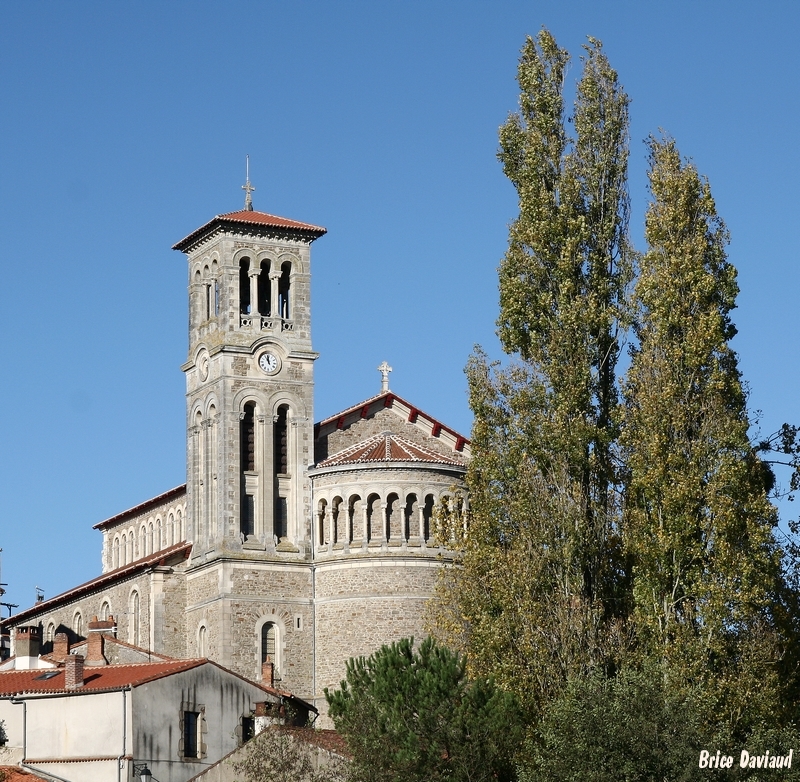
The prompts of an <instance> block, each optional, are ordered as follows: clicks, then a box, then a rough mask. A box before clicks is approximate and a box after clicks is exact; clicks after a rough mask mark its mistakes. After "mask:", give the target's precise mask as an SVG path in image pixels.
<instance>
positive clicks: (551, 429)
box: [435, 30, 632, 704]
mask: <svg viewBox="0 0 800 782" xmlns="http://www.w3.org/2000/svg"><path fill="white" fill-rule="evenodd" d="M568 62H569V55H568V53H567V52H566V51H564V50H563V49H560V48H559V47H558V45H557V43H556V41H555V39H554V38H553V36H552V35H551V34H550V33H549V32H547V31H546V30H542V32H540V33H539V35H538V37H537V39H536V40H533V39H530V38H529V39H528V40H527V41H526V43H525V46H524V47H523V50H522V56H521V59H520V63H519V69H518V82H519V85H520V90H521V93H520V100H519V112H518V113H516V114H512V115H511V116H510V117H509V118H508V120H507V122H506V123H505V124H504V125H503V126H502V127H501V128H500V150H499V153H498V157H499V159H500V161H501V162H502V164H503V168H504V171H505V173H506V175H507V176H508V178H509V179H510V181H511V182H512V184H513V185H514V187H515V188H516V190H517V194H518V199H519V216H518V217H517V219H516V220H514V222H513V223H512V225H511V227H510V231H509V244H508V250H507V252H506V254H505V257H504V258H503V259H502V261H501V264H500V269H499V279H500V317H499V320H498V334H499V336H500V339H501V343H502V346H503V349H504V351H505V352H506V353H507V354H508V355H509V356H511V362H510V363H509V365H508V366H507V367H505V368H503V369H500V368H499V367H498V366H496V365H493V364H492V363H491V362H489V360H488V359H487V357H486V356H485V355H484V354H483V353H482V352H481V351H480V350H476V352H475V353H474V355H473V356H472V358H471V360H470V362H469V364H468V367H467V377H468V382H469V389H470V405H471V407H472V410H473V413H474V416H475V422H474V426H473V432H472V453H473V459H472V462H471V464H470V467H469V472H468V476H467V483H468V487H469V491H470V508H471V524H470V531H469V535H468V537H467V538H466V540H465V541H464V547H465V548H464V556H463V560H462V567H461V568H460V569H456V570H453V571H450V572H449V573H446V574H444V575H443V577H442V579H443V580H442V584H441V589H440V597H441V599H440V601H439V602H438V604H437V608H436V609H435V610H436V611H437V612H438V614H437V617H436V623H437V624H438V626H439V628H440V632H441V633H442V634H443V635H444V636H445V637H446V638H447V639H448V640H449V641H450V642H451V643H461V644H462V645H463V647H464V648H466V650H467V651H468V659H469V662H470V665H471V666H474V669H475V670H482V669H483V670H485V669H488V670H491V671H492V672H493V673H494V674H495V675H496V676H497V677H498V681H499V682H500V683H502V684H503V685H504V686H507V687H511V688H513V689H515V691H516V692H518V693H520V695H521V696H522V697H524V698H526V699H528V700H529V701H530V702H531V703H532V704H537V703H540V702H541V701H542V700H543V699H546V698H548V697H550V696H551V695H552V694H553V693H554V692H555V691H557V690H558V689H559V688H560V687H561V686H563V684H564V682H565V681H566V679H567V678H568V677H569V676H570V675H572V674H574V673H576V672H580V671H584V670H590V669H591V668H593V667H594V666H598V665H604V664H606V663H607V661H608V658H609V656H613V650H612V647H613V646H614V643H616V641H614V640H613V639H610V636H611V635H613V632H612V625H613V623H614V622H615V621H616V620H615V618H616V617H617V616H618V615H619V614H620V613H622V612H623V610H624V606H623V603H624V600H623V599H621V598H622V596H621V588H620V587H621V583H620V582H621V576H623V577H624V568H623V566H622V563H621V561H620V540H619V534H618V524H617V521H618V507H619V505H618V502H617V500H616V497H617V494H616V488H617V484H618V476H617V475H616V470H615V459H614V447H615V445H614V443H615V440H616V438H617V433H618V425H619V422H618V420H617V419H618V416H617V415H616V413H617V408H618V397H617V385H616V369H615V368H616V363H617V358H618V355H619V351H620V336H619V335H620V330H621V328H622V327H624V325H625V322H626V320H627V317H628V316H627V313H626V306H625V296H626V290H627V288H628V285H629V282H630V279H631V275H632V269H631V266H632V264H631V253H630V250H629V248H628V239H627V225H628V194H627V185H626V169H627V157H628V98H627V96H626V94H625V92H624V91H623V89H622V87H621V86H620V84H619V82H618V80H617V75H616V72H615V71H614V70H613V69H612V68H611V67H610V65H609V63H608V60H607V59H606V57H605V54H604V53H603V50H602V47H601V45H600V43H599V42H598V41H596V40H594V39H591V38H590V39H589V43H588V45H587V46H586V47H585V57H584V60H583V71H582V75H581V78H580V80H579V82H578V85H577V91H576V97H575V103H574V111H573V115H572V117H571V118H570V122H571V125H572V127H573V128H574V132H575V138H571V137H570V134H569V133H568V132H567V122H566V121H565V116H564V95H563V90H564V81H565V72H566V67H567V64H568ZM445 526H446V525H445ZM453 532H454V533H455V532H457V531H456V530H453ZM450 544H451V545H452V541H450Z"/></svg>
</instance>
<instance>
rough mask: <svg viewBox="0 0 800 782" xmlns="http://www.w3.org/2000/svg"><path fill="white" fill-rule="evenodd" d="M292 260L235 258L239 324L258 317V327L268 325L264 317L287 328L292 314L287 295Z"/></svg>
mask: <svg viewBox="0 0 800 782" xmlns="http://www.w3.org/2000/svg"><path fill="white" fill-rule="evenodd" d="M291 279H292V262H291V261H287V260H284V261H281V260H280V259H278V260H270V259H266V260H262V261H260V262H259V261H258V260H255V259H253V258H250V257H248V256H244V257H242V258H240V259H239V315H240V323H241V325H243V326H245V325H250V324H252V323H253V318H255V317H256V316H259V317H260V319H261V320H260V324H259V325H260V327H261V328H270V327H272V325H273V324H272V323H271V322H268V319H272V320H275V319H278V320H280V321H281V322H282V323H283V327H284V328H287V327H288V326H289V323H290V322H291V319H292V317H293V304H292V297H291V287H292V286H291Z"/></svg>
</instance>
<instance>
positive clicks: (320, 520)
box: [317, 500, 328, 546]
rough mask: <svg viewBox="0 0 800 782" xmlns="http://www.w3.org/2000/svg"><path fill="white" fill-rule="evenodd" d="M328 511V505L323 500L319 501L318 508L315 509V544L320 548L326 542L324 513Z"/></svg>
mask: <svg viewBox="0 0 800 782" xmlns="http://www.w3.org/2000/svg"><path fill="white" fill-rule="evenodd" d="M327 509H328V503H327V502H326V501H325V500H320V501H319V507H318V509H317V532H318V535H317V543H318V544H319V545H320V546H321V545H323V544H324V543H327V542H328V541H327V540H326V539H325V538H326V536H327V531H326V529H325V512H326V511H327Z"/></svg>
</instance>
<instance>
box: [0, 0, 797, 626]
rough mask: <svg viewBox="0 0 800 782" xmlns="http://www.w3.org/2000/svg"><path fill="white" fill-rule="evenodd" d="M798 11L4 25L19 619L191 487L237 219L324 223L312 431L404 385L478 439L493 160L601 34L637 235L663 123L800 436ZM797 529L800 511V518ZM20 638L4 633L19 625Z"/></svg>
mask: <svg viewBox="0 0 800 782" xmlns="http://www.w3.org/2000/svg"><path fill="white" fill-rule="evenodd" d="M799 21H800V5H798V4H797V3H790V2H770V3H763V2H761V3H755V2H742V1H740V2H736V3H730V2H709V1H706V2H703V3H698V2H696V0H695V1H694V2H659V3H656V2H642V0H638V2H613V1H607V2H603V3H598V2H566V1H565V0H561V2H532V1H530V0H529V1H528V2H512V1H511V0H493V2H464V1H463V0H462V2H436V0H428V1H427V2H416V1H414V0H411V1H409V2H402V3H401V2H374V0H373V1H372V2H346V0H342V1H341V2H336V3H332V2H322V1H321V0H320V1H316V2H312V1H308V2H288V1H287V2H282V3H277V2H258V1H257V0H249V1H248V2H226V3H210V2H198V1H196V0H195V1H193V2H158V3H156V2H138V3H108V2H102V3H101V2H97V3H92V2H80V1H77V2H74V3H66V2H37V3H13V2H10V0H6V2H2V3H0V260H1V261H2V269H3V280H4V288H5V295H4V297H3V302H4V304H3V306H2V307H0V328H2V333H3V335H4V339H3V340H2V341H1V342H0V351H2V362H1V364H0V366H2V370H0V372H1V374H0V432H2V435H0V436H1V437H2V439H1V440H0V446H1V447H0V547H2V548H3V549H4V551H3V554H2V558H3V559H2V565H3V570H2V580H3V581H4V582H7V583H8V584H9V587H8V595H7V597H6V598H5V599H7V600H11V601H12V602H15V603H18V604H20V606H21V607H23V608H24V607H26V606H28V605H30V604H31V603H32V602H33V600H34V587H35V586H40V587H42V588H43V589H44V590H45V593H46V595H47V596H48V597H51V596H53V595H55V594H56V593H58V592H60V591H63V590H64V589H67V588H69V587H71V586H73V585H75V584H77V583H79V582H82V581H85V580H87V579H89V578H91V577H93V576H95V575H97V574H98V573H99V570H100V544H101V540H100V535H99V533H97V532H95V531H93V530H92V529H91V527H92V524H94V523H96V522H97V521H100V520H102V519H104V518H107V517H108V516H111V515H113V514H115V513H117V512H119V511H121V510H123V509H125V508H128V507H130V506H132V505H134V504H137V503H138V502H141V501H143V500H145V499H147V498H148V497H151V496H153V495H155V494H158V493H160V492H162V491H165V490H166V489H169V488H171V487H172V486H176V485H178V484H180V483H182V482H183V481H184V480H185V442H184V426H185V424H184V420H185V409H184V396H183V394H184V381H183V376H182V373H181V372H180V370H179V366H180V365H181V363H183V361H184V360H185V358H186V350H187V344H186V332H187V316H186V268H185V260H184V257H183V256H182V255H180V254H179V253H176V252H173V251H171V250H170V247H171V246H172V244H174V243H175V242H176V241H178V240H179V239H181V238H182V237H184V236H185V235H187V234H188V233H190V232H191V231H192V230H193V229H195V228H196V227H198V226H199V225H201V224H203V223H204V222H206V221H207V220H208V219H210V218H211V217H213V216H214V215H215V214H218V213H221V212H226V211H232V210H235V209H238V208H240V206H241V204H242V203H243V193H242V191H241V189H240V186H241V185H242V184H243V180H244V157H245V154H249V155H250V158H251V179H252V180H253V184H254V185H255V186H256V188H257V190H256V192H255V194H254V203H255V207H256V209H260V210H263V211H267V212H272V213H275V214H279V215H283V216H286V217H291V218H294V219H298V220H303V221H307V222H311V223H315V224H321V225H324V226H326V227H327V228H328V231H329V233H328V235H327V236H325V237H323V238H322V239H320V240H319V241H318V242H316V243H315V245H314V246H313V252H312V262H313V308H314V310H313V317H314V332H313V338H314V343H315V348H316V349H317V350H318V351H319V352H320V358H319V360H318V362H317V366H316V400H315V408H316V409H315V416H316V418H317V420H319V419H320V418H323V417H326V416H328V415H331V414H333V413H335V412H336V411H337V410H339V409H342V408H344V407H348V406H350V405H351V404H355V403H357V402H358V401H360V400H362V399H364V398H366V397H369V396H371V395H372V394H374V393H376V392H377V391H378V390H379V388H380V386H379V383H380V376H379V374H378V373H377V371H376V369H375V368H376V367H377V365H378V364H379V363H380V362H381V361H382V360H384V359H386V360H388V361H389V363H390V364H391V365H392V366H393V367H394V372H393V374H392V377H391V385H392V389H393V390H394V391H396V392H397V393H399V394H401V395H402V396H404V397H406V398H408V399H409V400H411V401H413V402H414V403H415V404H416V405H417V406H419V407H420V408H422V409H423V410H425V411H427V412H429V413H431V414H432V415H434V416H436V417H438V418H440V419H441V420H443V421H444V422H445V423H447V424H448V425H450V426H452V427H454V428H455V429H457V430H460V431H462V432H463V433H464V434H467V435H468V434H469V429H470V414H469V409H468V406H467V400H466V384H465V379H464V375H463V367H464V364H465V362H466V360H467V357H468V355H469V353H470V350H471V349H472V346H473V344H475V343H481V344H483V345H484V346H485V347H486V349H487V350H488V351H489V352H490V353H493V354H497V353H498V352H499V349H498V346H497V341H496V338H495V336H494V321H495V318H496V315H497V290H496V289H497V286H496V268H497V264H498V262H499V260H500V258H501V256H502V254H503V251H504V248H505V243H506V227H507V225H508V223H509V221H510V220H512V219H513V218H514V216H515V208H516V199H515V194H514V192H513V189H512V188H511V186H510V185H509V184H508V182H507V181H506V180H505V179H504V177H503V174H502V170H501V168H500V166H499V164H498V163H497V161H496V158H495V153H496V148H497V128H498V126H499V125H500V124H501V123H502V122H503V121H504V119H505V117H506V115H507V114H508V112H509V111H512V110H513V109H514V108H515V106H516V100H517V85H516V83H515V81H514V76H515V71H516V62H517V56H518V53H519V49H520V47H521V46H522V44H523V42H524V38H525V35H526V34H531V35H535V34H536V32H537V31H538V30H539V29H540V28H541V27H542V26H543V25H544V26H547V27H548V28H549V29H550V30H551V31H552V32H553V33H554V35H555V36H556V38H557V40H558V42H559V43H560V44H561V45H562V46H564V47H566V48H568V49H569V50H570V51H571V52H572V53H573V56H574V60H573V65H572V68H571V71H570V80H571V81H574V79H575V77H577V75H578V73H579V69H580V66H579V61H578V55H579V53H580V46H581V44H582V43H583V41H584V40H585V36H586V35H592V36H595V37H597V38H600V39H601V40H602V41H603V43H604V45H605V49H606V52H607V54H608V56H609V58H610V60H611V62H612V65H613V66H614V67H615V68H616V69H617V70H618V72H619V74H620V79H621V81H622V83H623V84H624V85H625V88H626V89H627V91H628V93H629V95H630V96H631V99H632V104H631V117H632V125H631V168H630V189H631V198H632V207H633V214H632V221H631V226H632V232H633V235H634V238H635V239H636V241H637V242H638V243H639V246H641V239H640V237H641V234H642V223H643V213H644V208H645V205H646V201H647V192H646V187H645V171H646V159H645V158H646V152H645V147H644V144H643V140H644V139H645V138H646V136H647V135H648V134H649V133H654V132H657V131H658V130H659V128H663V129H664V130H666V131H667V132H669V133H670V134H672V135H673V136H674V137H675V138H676V140H677V142H678V145H679V147H680V149H681V151H682V152H683V153H684V154H685V155H687V156H689V157H691V158H692V159H693V160H694V162H695V163H696V165H697V166H698V168H699V169H700V171H701V172H702V173H703V174H705V175H707V176H708V177H709V179H710V182H711V186H712V191H713V193H714V195H715V197H716V200H717V206H718V209H719V212H720V214H721V215H722V216H723V218H724V219H725V221H726V222H727V224H728V227H729V229H730V231H731V235H732V244H731V247H730V257H731V259H732V261H733V262H734V263H735V264H736V266H737V267H738V269H739V273H740V285H741V289H742V293H741V296H740V299H739V309H738V310H737V311H736V312H735V313H734V315H735V319H736V322H737V325H738V327H739V330H740V334H739V336H738V337H737V338H736V340H735V343H734V344H735V347H736V349H737V350H738V351H739V353H740V357H741V366H742V370H743V372H744V375H745V378H746V379H747V381H748V383H749V386H750V390H751V407H752V408H753V409H754V410H762V411H763V416H762V421H763V423H762V429H763V430H764V431H767V430H770V431H771V430H772V429H774V428H776V427H777V426H779V425H780V424H781V423H782V422H783V421H791V422H800V403H798V384H799V383H800V379H799V378H798V371H797V366H798V346H797V336H798V326H797V323H796V317H795V298H796V294H797V291H798V288H799V287H800V286H799V285H798V283H800V279H798V278H799V277H800V270H799V269H798V263H797V261H798V251H797V243H796V241H795V231H796V228H795V226H796V224H797V220H796V218H795V216H794V213H795V211H796V208H797V207H796V204H795V200H796V198H795V190H796V187H795V182H796V181H797V178H798V161H799V157H800V152H798V145H797V142H796V138H797V128H798V125H800V122H799V120H800V117H799V116H798V114H799V113H800V111H799V110H798V96H797V87H796V85H795V80H796V74H797V73H798V71H800V68H799V67H798V66H799V65H800V62H798V61H799V60H800V51H799V50H798V47H797V43H796V32H797V29H798V22H799ZM791 510H792V509H791V507H790V508H789V511H791ZM3 615H4V616H5V612H4V613H3Z"/></svg>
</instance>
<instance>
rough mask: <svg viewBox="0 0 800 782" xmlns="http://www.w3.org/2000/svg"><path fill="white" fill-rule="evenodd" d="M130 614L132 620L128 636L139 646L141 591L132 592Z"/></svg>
mask: <svg viewBox="0 0 800 782" xmlns="http://www.w3.org/2000/svg"><path fill="white" fill-rule="evenodd" d="M129 614H130V616H129V620H130V622H129V632H128V637H129V638H130V642H131V643H132V644H133V645H134V646H139V641H140V637H139V619H140V616H139V593H138V592H136V591H133V592H131V599H130V610H129Z"/></svg>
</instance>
